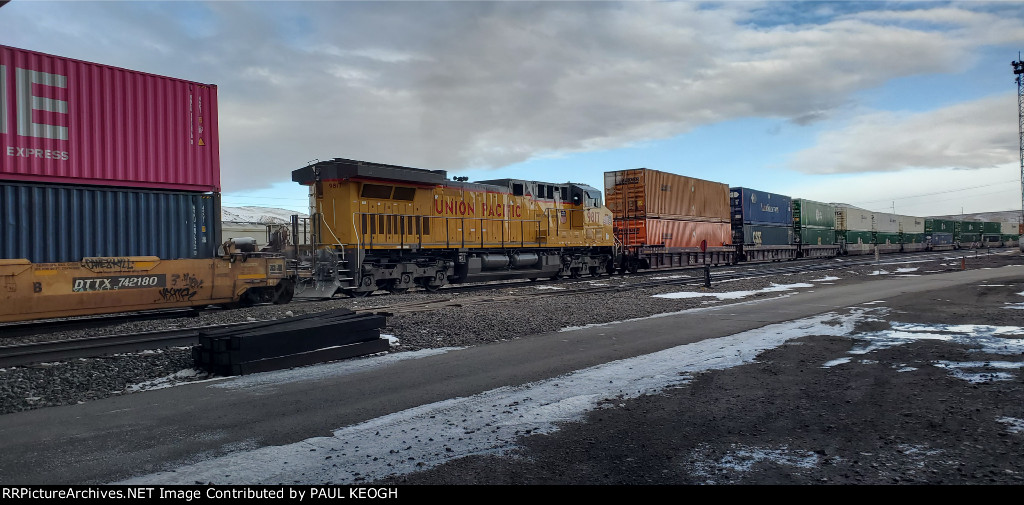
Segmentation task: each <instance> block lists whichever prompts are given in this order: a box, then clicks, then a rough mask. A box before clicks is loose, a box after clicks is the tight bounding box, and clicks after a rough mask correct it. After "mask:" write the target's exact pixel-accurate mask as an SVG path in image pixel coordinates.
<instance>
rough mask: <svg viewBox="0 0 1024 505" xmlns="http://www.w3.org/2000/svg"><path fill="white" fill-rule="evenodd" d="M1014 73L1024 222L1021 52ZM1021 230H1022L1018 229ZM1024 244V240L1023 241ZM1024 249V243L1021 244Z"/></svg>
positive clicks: (1023, 74) (1023, 62)
mask: <svg viewBox="0 0 1024 505" xmlns="http://www.w3.org/2000/svg"><path fill="white" fill-rule="evenodd" d="M1010 64H1011V65H1013V75H1015V76H1017V78H1016V81H1017V137H1018V140H1019V144H1020V204H1021V207H1020V212H1021V222H1024V82H1022V81H1024V60H1022V59H1021V57H1020V53H1019V52H1018V53H1017V61H1014V62H1011V63H1010ZM1018 231H1020V230H1018ZM1022 244H1024V242H1022ZM1020 247H1021V250H1022V251H1024V245H1021V246H1020Z"/></svg>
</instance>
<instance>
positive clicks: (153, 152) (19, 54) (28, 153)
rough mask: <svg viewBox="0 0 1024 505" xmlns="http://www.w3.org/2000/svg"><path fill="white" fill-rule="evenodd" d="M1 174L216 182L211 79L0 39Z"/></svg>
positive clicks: (213, 186) (135, 182)
mask: <svg viewBox="0 0 1024 505" xmlns="http://www.w3.org/2000/svg"><path fill="white" fill-rule="evenodd" d="M0 159H2V162H0V180H5V181H30V182H43V183H59V184H76V185H77V184H95V185H104V186H121V187H125V186H127V187H135V188H148V189H171V190H184V191H203V192H219V191H220V154H219V143H218V136H217V87H216V86H213V85H209V84H199V83H195V82H189V81H184V80H181V79H173V78H170V77H162V76H158V75H153V74H146V73H142V72H136V71H132V70H125V69H123V68H116V67H110V66H106V65H99V64H96V63H89V62H84V61H78V60H72V59H68V58H62V57H60V56H52V55H49V54H43V53H37V52H34V51H26V50H24V49H17V48H13V47H8V46H2V45H0Z"/></svg>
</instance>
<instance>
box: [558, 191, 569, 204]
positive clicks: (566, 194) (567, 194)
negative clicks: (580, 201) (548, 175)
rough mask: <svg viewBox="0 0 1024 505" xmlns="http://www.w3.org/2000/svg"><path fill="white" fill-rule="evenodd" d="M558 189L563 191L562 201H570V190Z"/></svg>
mask: <svg viewBox="0 0 1024 505" xmlns="http://www.w3.org/2000/svg"><path fill="white" fill-rule="evenodd" d="M558 189H559V190H560V191H561V193H562V194H561V197H562V201H563V202H565V201H568V200H569V188H558Z"/></svg>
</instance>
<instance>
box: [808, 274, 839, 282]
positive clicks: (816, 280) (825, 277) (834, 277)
mask: <svg viewBox="0 0 1024 505" xmlns="http://www.w3.org/2000/svg"><path fill="white" fill-rule="evenodd" d="M838 280H839V277H836V276H834V275H826V276H824V277H822V278H820V279H811V282H828V281H838Z"/></svg>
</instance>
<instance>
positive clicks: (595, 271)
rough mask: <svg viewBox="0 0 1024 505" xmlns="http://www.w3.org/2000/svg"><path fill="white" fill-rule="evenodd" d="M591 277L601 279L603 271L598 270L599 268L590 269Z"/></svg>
mask: <svg viewBox="0 0 1024 505" xmlns="http://www.w3.org/2000/svg"><path fill="white" fill-rule="evenodd" d="M590 276H591V277H600V276H601V269H600V268H598V267H590Z"/></svg>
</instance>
